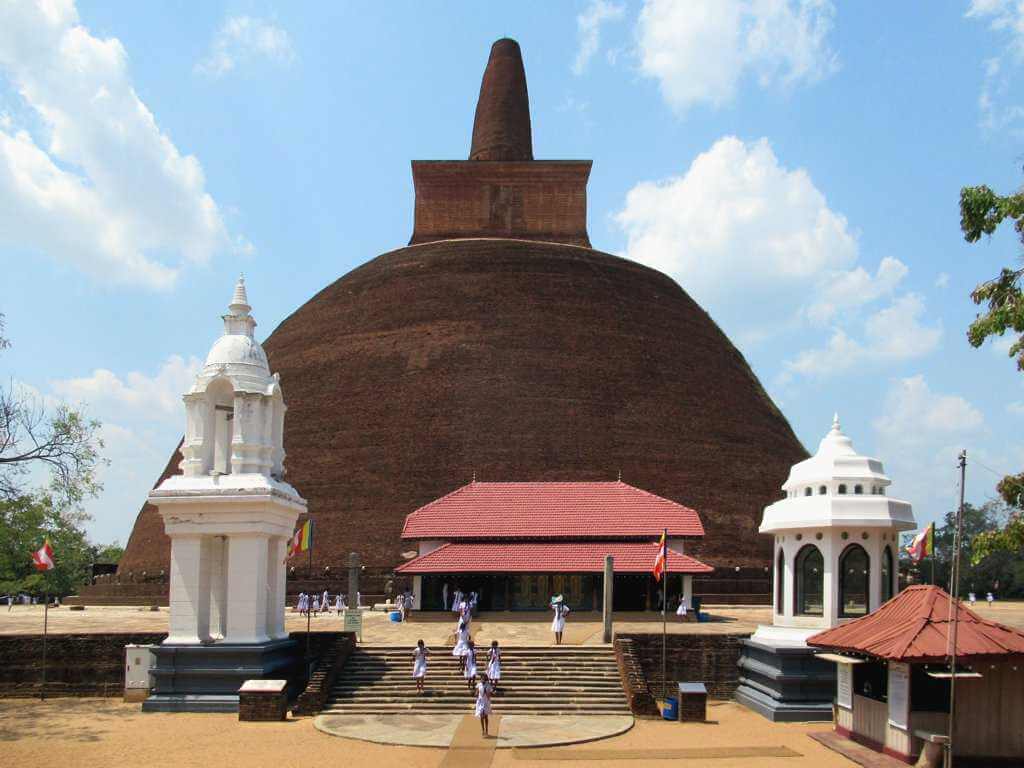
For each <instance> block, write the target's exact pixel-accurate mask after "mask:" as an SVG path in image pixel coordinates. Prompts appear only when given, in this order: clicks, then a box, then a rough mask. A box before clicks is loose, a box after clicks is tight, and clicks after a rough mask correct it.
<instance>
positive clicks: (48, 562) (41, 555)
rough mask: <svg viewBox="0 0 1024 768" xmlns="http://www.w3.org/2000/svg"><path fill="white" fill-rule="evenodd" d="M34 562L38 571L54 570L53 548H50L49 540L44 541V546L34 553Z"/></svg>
mask: <svg viewBox="0 0 1024 768" xmlns="http://www.w3.org/2000/svg"><path fill="white" fill-rule="evenodd" d="M32 562H33V563H34V564H35V566H36V570H37V571H52V570H53V568H54V565H53V547H51V546H50V540H49V539H46V540H44V541H43V546H42V547H40V548H39V549H38V550H36V551H35V552H33V553H32Z"/></svg>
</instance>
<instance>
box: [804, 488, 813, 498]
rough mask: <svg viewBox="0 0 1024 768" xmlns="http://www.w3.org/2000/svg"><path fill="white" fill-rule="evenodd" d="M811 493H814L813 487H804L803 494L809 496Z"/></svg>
mask: <svg viewBox="0 0 1024 768" xmlns="http://www.w3.org/2000/svg"><path fill="white" fill-rule="evenodd" d="M812 493H814V489H813V488H811V487H810V486H808V487H807V488H804V496H810V495H811V494H812Z"/></svg>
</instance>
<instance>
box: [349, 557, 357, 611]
mask: <svg viewBox="0 0 1024 768" xmlns="http://www.w3.org/2000/svg"><path fill="white" fill-rule="evenodd" d="M358 591H359V553H358V552H351V553H349V556H348V607H349V608H352V609H355V607H356V606H357V605H358V602H357V601H356V593H357V592H358Z"/></svg>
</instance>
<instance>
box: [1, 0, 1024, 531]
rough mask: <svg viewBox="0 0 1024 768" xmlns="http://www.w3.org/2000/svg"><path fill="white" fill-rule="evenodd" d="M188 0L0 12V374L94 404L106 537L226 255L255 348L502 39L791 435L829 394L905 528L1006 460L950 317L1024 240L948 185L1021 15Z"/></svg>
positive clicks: (1006, 423)
mask: <svg viewBox="0 0 1024 768" xmlns="http://www.w3.org/2000/svg"><path fill="white" fill-rule="evenodd" d="M181 8H182V7H181V6H180V4H177V3H159V2H148V3H101V2H86V1H84V0H82V1H80V2H78V3H77V4H76V3H74V2H69V1H68V0H64V1H63V2H58V1H57V0H53V1H52V2H48V3H44V4H42V5H37V4H36V3H34V2H28V1H27V0H15V1H14V2H10V3H6V4H5V5H4V6H3V7H2V8H0V200H3V201H4V204H3V205H2V206H0V262H2V266H3V270H2V274H3V277H4V288H5V290H3V291H2V293H0V312H3V313H4V314H5V315H6V322H7V331H8V336H9V337H10V338H11V340H12V342H13V346H12V348H11V349H10V350H8V351H6V352H5V353H3V355H2V357H0V373H2V374H3V375H4V376H5V377H7V378H9V379H11V380H13V381H14V382H17V384H18V385H19V386H26V387H31V388H33V389H35V390H37V391H38V393H39V394H40V396H42V397H46V398H53V399H66V400H70V401H72V402H84V403H86V404H87V406H88V409H89V411H90V413H92V414H94V415H95V416H97V417H98V418H100V419H101V420H102V421H103V422H104V432H105V437H106V440H107V445H108V455H109V457H110V459H111V462H112V463H111V466H110V467H108V468H107V469H105V470H104V482H105V485H106V490H105V491H104V493H103V495H102V496H101V497H100V498H99V499H97V500H95V501H93V502H91V503H90V504H89V505H88V509H89V511H90V512H91V513H92V515H93V516H94V521H93V523H92V524H91V528H90V531H91V534H92V535H93V536H94V537H95V538H96V539H97V540H103V541H106V540H111V539H114V538H119V539H121V541H122V542H123V541H124V540H125V539H126V538H127V536H128V534H129V532H130V530H131V525H132V523H133V521H134V518H135V514H136V512H137V510H138V507H139V504H140V502H141V500H142V498H143V497H144V494H145V492H146V491H147V490H148V488H149V487H150V485H151V484H152V482H153V480H154V479H155V478H156V476H157V474H158V473H159V471H160V470H161V469H162V468H163V465H164V463H165V462H166V459H167V456H168V455H169V453H170V451H171V450H172V449H173V447H174V445H175V443H176V441H177V439H178V437H179V435H180V434H181V430H182V427H183V422H184V418H183V411H182V407H181V403H180V394H181V392H182V391H184V389H185V388H186V386H187V385H188V382H189V381H190V379H191V376H192V373H193V372H194V370H195V368H196V366H197V365H198V364H199V362H200V361H201V359H202V358H203V357H204V356H205V354H206V352H207V350H208V349H209V346H210V344H211V343H212V342H213V340H214V339H215V338H216V336H217V335H218V333H219V329H220V322H219V319H218V316H219V314H220V313H221V312H222V310H223V308H224V306H225V305H226V303H227V301H228V299H229V297H230V294H231V289H232V285H233V282H234V280H235V278H236V277H237V275H238V273H239V272H244V273H245V275H246V280H247V283H248V286H249V297H250V300H251V302H252V304H253V305H254V314H255V316H256V318H257V320H258V321H259V323H260V325H259V328H258V329H257V332H258V334H259V335H260V337H261V338H263V337H265V336H266V335H267V334H269V333H270V332H271V331H272V330H273V328H274V327H276V325H277V324H278V323H279V322H280V321H281V320H283V319H284V318H285V317H286V316H287V315H288V314H289V313H290V312H291V311H293V310H294V309H295V308H297V307H298V306H300V305H301V304H302V303H303V302H304V301H306V300H307V299H308V298H309V297H310V296H312V295H313V294H314V293H315V292H317V291H318V290H320V289H321V288H322V287H323V286H324V285H326V284H328V283H329V282H331V281H333V280H335V279H337V278H338V277H340V276H341V275H343V274H345V273H346V272H348V271H349V270H351V269H352V268H353V267H355V266H357V265H359V264H361V263H363V262H365V261H367V260H368V259H370V258H373V256H375V255H376V254H378V253H381V252H383V251H386V250H390V249H392V248H396V247H400V246H402V245H404V244H405V243H406V242H407V240H408V237H409V234H410V232H411V227H412V204H413V190H412V182H411V176H410V170H409V161H410V160H412V159H452V158H454V159H461V158H464V157H465V156H466V155H467V154H468V150H469V139H470V132H471V127H472V117H473V110H474V107H475V100H476V94H477V91H478V89H479V84H480V77H481V75H482V72H483V67H484V64H485V62H486V58H487V54H488V51H489V48H490V45H491V43H492V42H493V41H494V40H495V39H497V38H498V37H501V36H506V35H507V36H510V37H514V38H516V39H517V40H519V42H520V44H521V46H522V49H523V54H524V59H525V64H526V70H527V78H528V82H529V89H530V99H531V111H532V116H533V136H534V154H535V156H536V157H538V158H552V159H562V158H592V159H593V160H594V168H593V173H592V175H591V181H590V187H589V201H588V202H589V221H590V225H589V226H590V236H591V240H592V241H593V243H594V246H595V247H596V248H599V249H601V250H604V251H608V252H611V253H617V254H621V255H624V256H626V257H629V258H634V259H637V260H640V261H643V262H645V263H648V264H651V265H653V266H656V267H658V268H660V269H662V270H664V271H666V272H668V273H669V274H671V275H672V276H673V277H674V278H675V279H676V280H677V281H678V282H679V283H680V285H682V287H683V288H684V289H686V290H687V291H689V292H690V293H691V294H692V295H693V296H694V297H695V298H696V299H697V300H698V301H699V302H701V304H702V305H703V306H704V307H705V308H706V309H707V310H708V311H709V312H710V313H711V314H712V316H713V317H714V318H715V319H716V320H717V321H718V322H719V323H720V324H721V325H722V326H723V328H724V329H725V330H726V331H727V332H728V333H729V335H730V337H731V338H732V339H733V340H734V341H735V342H736V343H737V345H738V346H739V347H740V349H741V351H742V352H743V353H744V354H745V355H746V357H747V359H748V360H749V361H750V362H751V364H752V366H753V367H754V369H755V371H756V372H757V374H758V375H759V377H760V378H761V381H762V382H763V383H764V385H765V386H766V388H767V389H768V390H769V392H770V394H771V395H772V396H773V397H774V398H775V400H776V402H777V403H778V404H779V405H780V407H781V408H782V410H783V411H784V413H785V414H786V416H787V417H788V418H789V420H790V422H791V424H792V425H793V427H794V429H795V430H796V432H797V434H798V436H799V437H800V439H801V440H802V441H803V443H804V445H805V446H807V447H808V449H810V450H812V451H813V450H814V448H815V447H816V445H817V442H818V440H819V439H820V437H821V436H822V435H823V434H824V433H825V431H826V430H827V428H828V426H829V424H830V422H831V417H832V412H833V411H835V410H838V411H839V413H840V416H841V418H842V421H843V425H844V428H845V430H846V432H847V433H848V434H850V435H851V437H853V439H854V441H855V445H856V446H857V448H858V449H859V450H861V451H862V452H865V453H870V454H874V455H877V456H878V457H879V458H881V459H882V460H883V461H884V462H885V464H886V468H887V469H888V471H889V472H890V474H891V475H892V476H893V478H894V481H895V484H894V488H893V493H894V494H895V495H901V496H903V497H905V498H908V499H909V500H910V501H911V502H912V503H913V504H914V507H915V512H916V514H917V517H918V520H919V521H924V522H927V521H929V520H931V519H934V518H936V517H938V516H940V515H941V514H942V513H943V512H944V511H945V510H946V509H947V508H949V507H950V505H951V504H953V502H954V500H955V497H956V485H955V455H956V452H957V451H958V450H959V449H960V448H962V447H963V448H967V450H968V451H969V455H970V458H971V464H970V465H969V475H968V483H967V496H968V499H971V500H975V501H983V500H985V499H987V498H990V497H992V496H993V495H994V491H993V487H994V484H995V482H996V481H997V479H998V476H997V475H1000V474H1002V473H1005V472H1009V471H1014V472H1016V471H1020V469H1021V467H1022V466H1024V438H1022V437H1021V435H1022V434H1024V376H1021V374H1019V373H1018V372H1016V371H1015V369H1014V366H1013V364H1012V362H1011V361H1010V360H1009V359H1007V358H1006V356H1005V348H1006V347H1005V346H1004V347H1003V351H1001V350H1000V349H999V345H990V346H989V347H987V348H984V349H981V350H974V349H972V348H970V347H969V346H968V345H967V343H966V340H965V337H964V330H965V328H966V325H967V324H968V323H969V322H970V320H971V319H972V318H973V316H974V314H975V312H976V308H975V307H974V306H973V305H972V304H971V302H970V300H969V298H968V294H969V292H970V290H971V288H972V287H973V286H974V285H975V284H976V283H978V282H980V281H981V280H983V279H986V278H988V277H990V276H992V275H994V274H995V273H996V271H997V270H998V268H999V267H1000V266H1001V265H1004V264H1009V263H1011V262H1014V261H1016V260H1017V259H1019V256H1020V246H1019V243H1018V242H1016V241H1015V240H1014V238H1013V237H1012V233H1010V232H1009V231H1007V232H1002V233H999V234H997V236H995V237H994V238H992V239H991V240H990V241H987V242H983V243H979V244H976V245H973V246H972V245H967V244H966V243H964V242H963V239H962V237H961V235H960V231H959V211H958V195H959V190H960V188H961V187H962V186H963V185H965V184H976V183H988V184H989V185H990V186H993V187H994V188H996V189H998V190H1001V191H1010V190H1012V189H1015V188H1017V187H1018V186H1019V185H1020V183H1021V165H1022V150H1021V147H1022V137H1024V88H1022V83H1024V6H1021V5H1020V4H1018V3H1016V2H1004V1H1002V0H973V2H968V1H967V0H964V2H935V3H928V4H906V3H881V2H864V3H844V4H841V5H840V4H838V3H830V2H828V1H827V0H789V1H788V2H786V1H784V0H710V1H708V2H705V1H703V0H692V2H691V1H688V0H678V2H674V3H673V2H667V1H666V0H647V1H646V2H625V1H623V2H611V1H609V0H603V1H598V2H594V1H593V0H586V1H584V0H579V1H578V2H564V3H546V2H536V3H506V4H503V5H501V6H498V5H496V4H484V3H475V2H465V3H455V2H446V3H434V4H427V3H413V2H409V3H399V2H395V3H376V4H366V3H364V4H354V3H346V4H339V3H329V4H314V3H303V4H280V5H275V4H273V3H264V2H260V3H249V2H229V3H216V2H211V3H203V4H198V5H193V6H189V7H188V13H187V14H186V13H183V12H182V10H181ZM285 386H286V387H287V384H286V385H285ZM286 392H287V389H286ZM783 480H784V478H779V482H780V484H781V482H782V481H783Z"/></svg>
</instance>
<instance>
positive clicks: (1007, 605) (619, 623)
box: [0, 601, 1024, 645]
mask: <svg viewBox="0 0 1024 768" xmlns="http://www.w3.org/2000/svg"><path fill="white" fill-rule="evenodd" d="M974 610H975V611H976V612H977V613H978V614H979V615H981V616H983V617H985V618H988V619H992V620H993V621H998V622H1000V623H1002V624H1007V625H1009V626H1012V627H1017V628H1020V629H1024V601H996V602H995V603H994V604H993V605H992V607H991V608H990V607H989V606H988V605H986V604H985V603H978V604H977V605H976V606H975V608H974ZM708 612H709V613H710V615H711V619H712V620H711V621H709V622H701V623H685V624H683V623H680V622H678V621H677V620H676V618H675V617H674V616H670V617H669V619H668V630H669V632H672V633H698V634H713V633H723V632H730V633H731V632H740V633H751V632H753V631H754V630H755V629H756V628H757V625H758V624H770V623H771V609H769V608H760V607H757V608H752V607H743V606H712V607H710V608H709V609H708ZM167 618H168V613H167V609H166V608H161V609H160V610H159V611H155V612H154V611H150V610H149V609H148V608H124V607H108V606H89V607H87V608H86V609H85V610H84V611H70V610H68V609H67V608H58V609H56V610H51V611H50V616H49V630H50V631H51V632H67V633H74V632H166V631H167ZM286 624H287V627H288V629H289V630H293V631H298V630H304V629H305V628H306V619H305V617H303V616H299V615H298V614H297V613H294V612H293V611H291V610H290V609H289V610H288V612H287V614H286ZM550 624H551V620H550V618H549V617H548V616H547V615H546V614H543V613H536V614H532V613H530V614H522V613H513V614H509V613H491V614H488V613H484V614H482V615H481V616H480V617H478V618H477V619H476V620H475V621H474V622H473V633H474V635H475V636H476V637H477V638H478V640H477V642H481V641H484V640H486V641H487V642H490V641H491V640H495V639H496V640H498V641H500V642H501V643H502V644H507V645H543V644H548V643H550V642H551V641H552V635H551V632H550V629H549V628H550ZM311 626H312V629H313V631H324V632H326V631H332V630H339V629H341V619H340V618H339V617H338V616H337V614H333V613H332V614H321V615H320V616H318V617H316V618H315V619H313V620H312V622H311ZM454 626H455V620H454V618H453V617H449V616H448V615H447V614H445V615H439V614H436V613H423V614H415V615H414V616H413V620H412V621H410V622H408V623H406V624H396V623H393V622H391V621H389V620H388V618H387V615H386V614H384V613H371V612H368V611H367V612H364V618H363V642H364V643H368V644H375V645H415V644H416V640H418V639H419V638H423V639H424V640H425V641H426V642H427V644H428V645H431V644H432V645H444V644H446V643H448V642H449V638H450V636H451V633H452V630H453V628H454ZM42 629H43V609H42V607H40V606H19V605H16V606H14V608H13V609H12V610H11V611H9V612H8V610H7V608H6V607H0V634H32V633H38V632H41V631H42ZM615 631H616V632H660V631H661V618H660V617H659V616H656V615H651V614H638V613H620V614H616V615H615ZM565 641H566V642H567V643H569V644H573V645H580V644H583V645H592V644H595V643H600V642H601V622H600V616H599V615H598V614H591V613H586V614H584V613H579V614H571V615H570V616H569V621H568V624H567V627H566V634H565Z"/></svg>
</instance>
